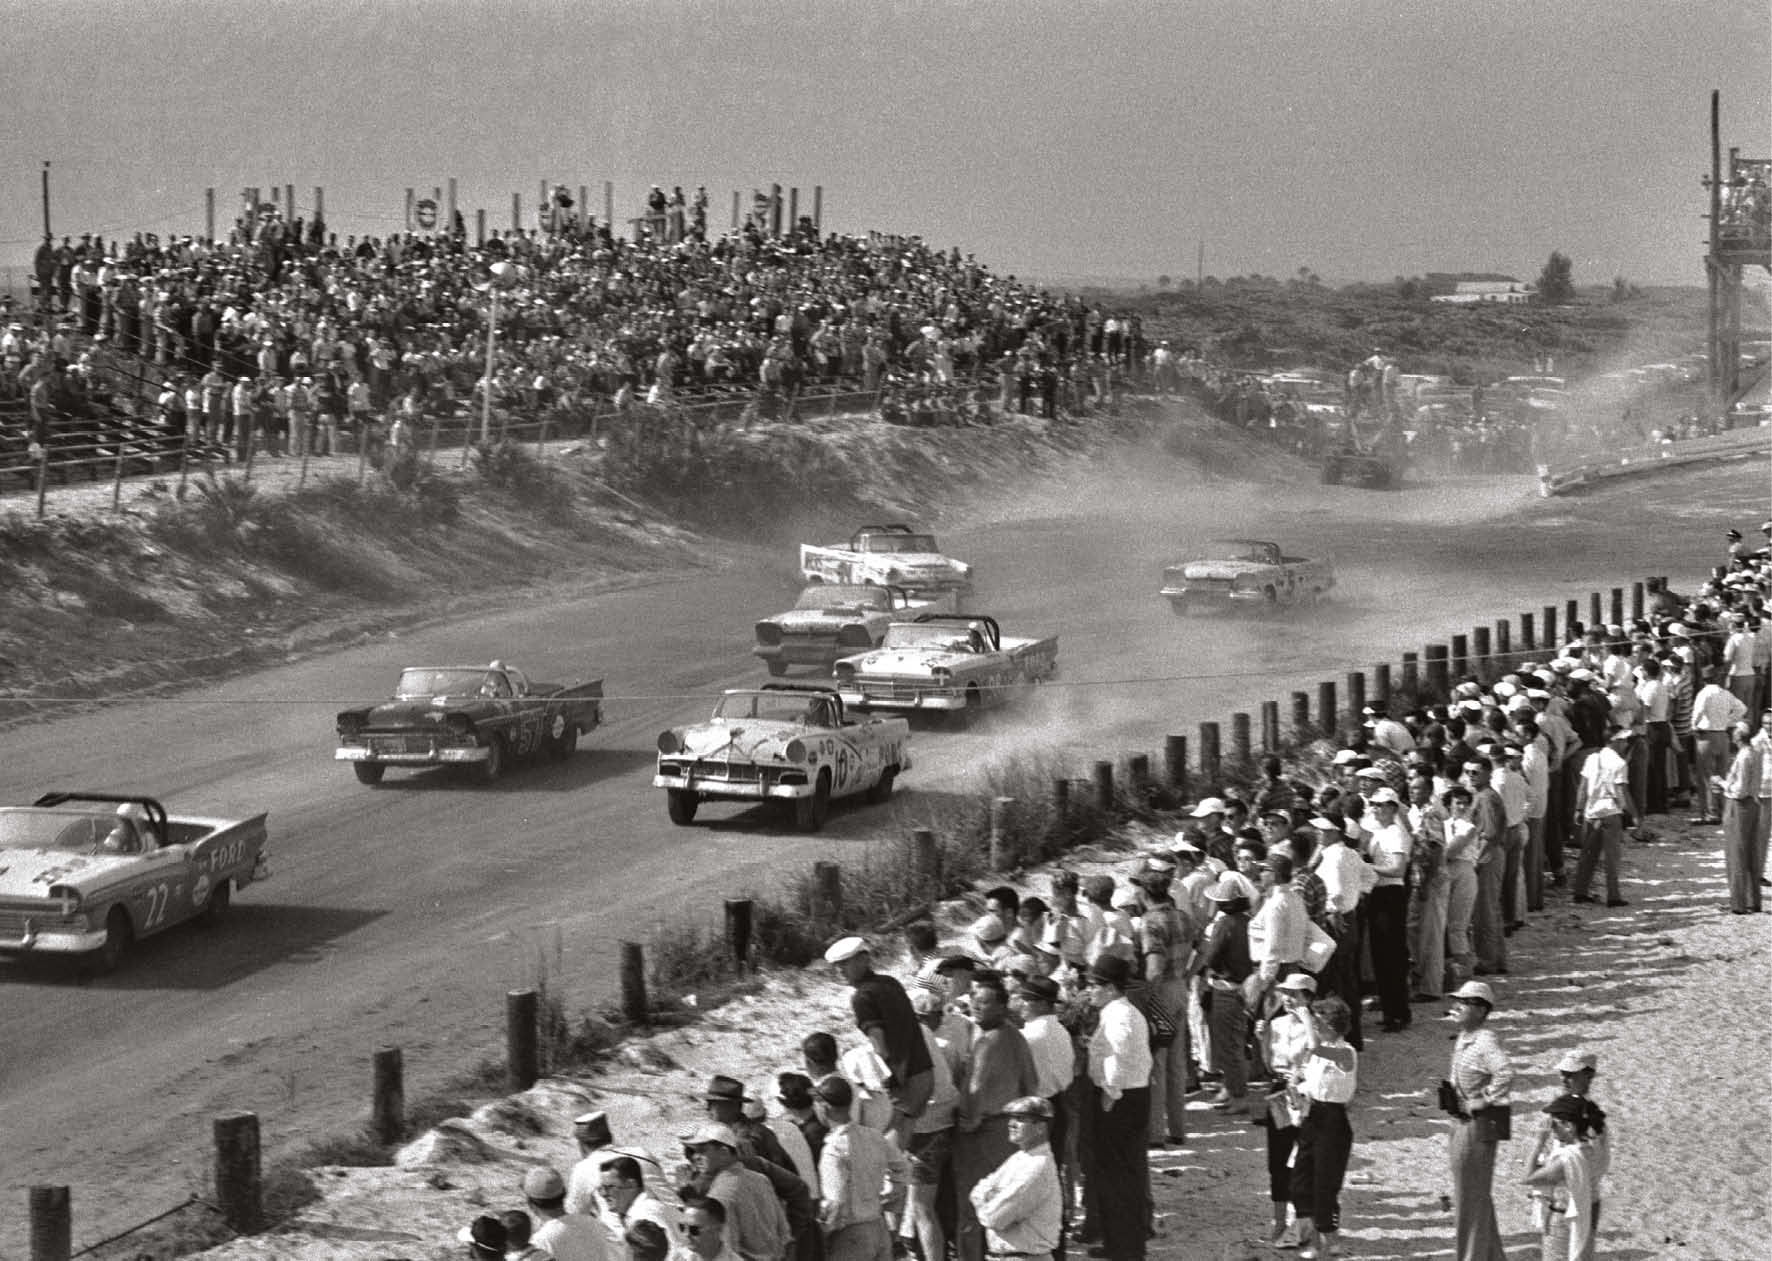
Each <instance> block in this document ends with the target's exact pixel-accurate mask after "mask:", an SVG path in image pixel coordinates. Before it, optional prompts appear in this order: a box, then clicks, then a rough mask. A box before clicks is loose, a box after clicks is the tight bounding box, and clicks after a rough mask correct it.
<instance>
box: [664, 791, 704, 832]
mask: <svg viewBox="0 0 1772 1261" xmlns="http://www.w3.org/2000/svg"><path fill="white" fill-rule="evenodd" d="M699 805H701V798H700V797H698V796H696V795H695V794H694V793H692V792H690V791H689V790H688V789H687V788H667V789H666V790H665V813H667V814H669V815H670V816H671V822H672V823H675V824H676V825H677V826H678V827H680V828H686V827H688V826H689V825H690V824H691V823H694V822H695V810H696V807H697V806H699Z"/></svg>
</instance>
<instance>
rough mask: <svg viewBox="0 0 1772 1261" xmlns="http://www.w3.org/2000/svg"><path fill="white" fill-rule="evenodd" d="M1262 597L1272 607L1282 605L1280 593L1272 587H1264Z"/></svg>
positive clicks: (1275, 607)
mask: <svg viewBox="0 0 1772 1261" xmlns="http://www.w3.org/2000/svg"><path fill="white" fill-rule="evenodd" d="M1261 599H1262V602H1263V603H1264V604H1266V605H1267V607H1268V608H1270V609H1277V608H1279V607H1280V593H1279V592H1278V591H1275V590H1274V589H1273V588H1272V587H1263V588H1262V589H1261Z"/></svg>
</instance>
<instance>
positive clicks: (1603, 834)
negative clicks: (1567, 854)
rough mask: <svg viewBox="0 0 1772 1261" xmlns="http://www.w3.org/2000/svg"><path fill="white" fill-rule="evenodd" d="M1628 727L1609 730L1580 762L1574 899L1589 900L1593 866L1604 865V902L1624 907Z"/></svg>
mask: <svg viewBox="0 0 1772 1261" xmlns="http://www.w3.org/2000/svg"><path fill="white" fill-rule="evenodd" d="M1630 738H1631V733H1630V728H1628V727H1619V728H1616V729H1614V730H1613V731H1612V733H1611V734H1610V736H1609V737H1608V739H1607V743H1606V747H1605V748H1603V749H1601V750H1600V751H1599V752H1597V753H1595V754H1594V755H1593V756H1592V757H1590V758H1588V760H1587V761H1586V762H1585V763H1583V764H1582V767H1581V778H1580V780H1579V781H1578V782H1577V784H1576V788H1575V814H1576V817H1577V818H1579V819H1580V820H1581V821H1582V838H1581V861H1580V862H1579V863H1577V864H1576V867H1575V886H1574V900H1575V901H1577V902H1592V901H1593V900H1594V899H1593V897H1592V896H1591V895H1590V894H1589V893H1588V891H1587V890H1588V885H1589V883H1590V882H1591V881H1592V880H1593V875H1594V867H1595V866H1596V865H1597V864H1598V863H1599V862H1600V861H1601V859H1602V858H1603V859H1604V861H1605V866H1606V905H1607V906H1628V905H1630V904H1629V903H1628V902H1626V901H1625V900H1624V898H1623V896H1622V895H1621V894H1620V893H1619V889H1618V862H1619V852H1620V850H1622V849H1623V848H1624V822H1625V817H1626V815H1627V814H1628V813H1629V811H1630V808H1631V801H1630V767H1629V764H1628V763H1627V762H1626V761H1625V760H1624V756H1623V754H1622V752H1621V750H1622V749H1623V748H1624V746H1625V745H1626V744H1627V743H1628V742H1629V740H1630Z"/></svg>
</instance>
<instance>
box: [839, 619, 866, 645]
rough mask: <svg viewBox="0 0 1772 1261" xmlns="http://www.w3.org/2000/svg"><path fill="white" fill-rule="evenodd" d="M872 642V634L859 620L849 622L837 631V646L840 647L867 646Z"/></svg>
mask: <svg viewBox="0 0 1772 1261" xmlns="http://www.w3.org/2000/svg"><path fill="white" fill-rule="evenodd" d="M873 642H874V637H873V635H872V634H871V633H870V632H869V631H868V628H867V627H866V626H864V625H862V624H861V623H860V622H851V623H850V624H849V625H847V626H845V627H844V628H843V629H842V630H840V631H838V632H837V646H838V647H840V648H868V647H871V646H872V645H873Z"/></svg>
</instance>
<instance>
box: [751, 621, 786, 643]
mask: <svg viewBox="0 0 1772 1261" xmlns="http://www.w3.org/2000/svg"><path fill="white" fill-rule="evenodd" d="M757 642H758V643H760V644H762V645H763V646H764V647H765V648H772V647H774V646H775V645H776V644H779V643H780V642H781V626H780V625H779V624H777V623H775V622H758V623H757Z"/></svg>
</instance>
